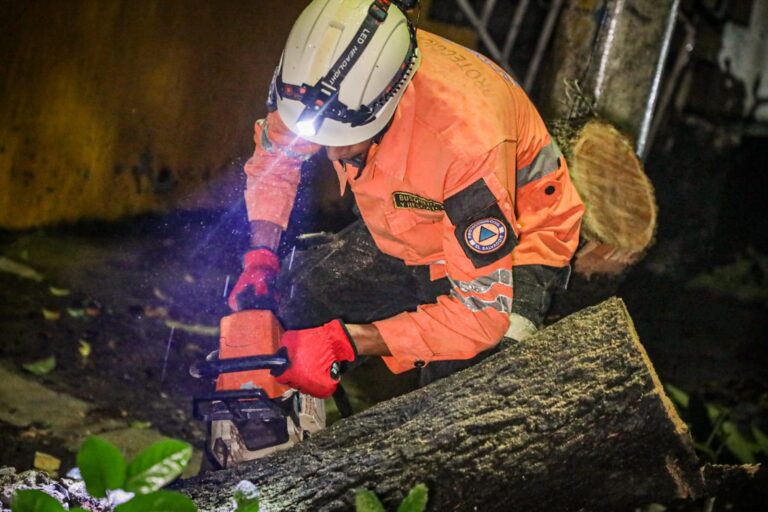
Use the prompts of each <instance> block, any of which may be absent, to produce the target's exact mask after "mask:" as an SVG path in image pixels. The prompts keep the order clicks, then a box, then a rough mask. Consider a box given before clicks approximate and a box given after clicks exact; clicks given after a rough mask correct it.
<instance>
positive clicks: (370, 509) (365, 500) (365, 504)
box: [355, 489, 386, 512]
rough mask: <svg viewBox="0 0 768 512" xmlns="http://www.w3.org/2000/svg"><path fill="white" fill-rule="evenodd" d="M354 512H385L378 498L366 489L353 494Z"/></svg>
mask: <svg viewBox="0 0 768 512" xmlns="http://www.w3.org/2000/svg"><path fill="white" fill-rule="evenodd" d="M355 512H386V511H385V510H384V505H382V504H381V501H379V498H378V497H377V496H376V495H375V494H374V493H372V492H371V491H369V490H368V489H360V490H358V491H357V492H356V493H355Z"/></svg>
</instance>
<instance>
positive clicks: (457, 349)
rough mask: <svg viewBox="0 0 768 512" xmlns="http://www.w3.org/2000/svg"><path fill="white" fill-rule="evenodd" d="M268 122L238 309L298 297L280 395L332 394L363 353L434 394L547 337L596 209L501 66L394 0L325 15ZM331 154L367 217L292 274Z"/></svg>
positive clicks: (325, 3) (279, 87)
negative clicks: (293, 230) (292, 236)
mask: <svg viewBox="0 0 768 512" xmlns="http://www.w3.org/2000/svg"><path fill="white" fill-rule="evenodd" d="M397 3H398V2H395V4H397ZM400 3H402V2H400ZM268 107H269V110H270V112H269V114H268V115H267V117H266V119H262V120H259V121H257V123H256V127H255V138H254V140H255V142H256V150H255V152H254V155H253V157H252V158H251V159H250V160H249V161H248V162H247V164H246V165H245V172H246V174H247V186H246V191H245V198H246V205H247V210H248V218H249V221H250V225H251V246H252V249H251V250H250V251H249V252H248V253H246V254H245V256H244V259H243V267H244V268H243V273H242V275H241V276H240V278H239V280H238V282H237V284H236V285H235V287H234V288H233V290H232V293H231V294H230V297H229V304H230V306H231V307H232V308H233V309H235V310H238V309H240V307H241V305H242V304H239V302H238V297H242V296H243V292H244V291H248V292H255V293H256V294H257V295H260V296H263V297H264V296H270V295H271V296H274V294H275V288H276V285H275V283H276V282H285V281H287V282H290V287H285V289H284V290H283V292H282V293H281V298H280V309H279V312H280V317H281V318H282V319H283V321H284V322H285V323H287V324H288V326H289V327H292V326H297V327H302V328H294V329H292V330H288V331H286V332H285V334H284V335H283V338H282V340H281V344H282V345H283V346H284V347H286V349H287V351H288V355H289V359H290V361H291V365H290V368H289V369H288V370H287V371H285V372H284V373H283V374H282V375H280V376H279V377H278V380H279V381H280V382H282V383H284V384H287V385H290V386H292V387H294V388H296V389H298V390H300V391H303V392H305V393H308V394H311V395H313V396H317V397H327V396H329V395H331V394H332V393H333V392H334V390H335V388H336V385H337V380H336V376H335V375H333V376H332V375H331V372H330V370H331V366H332V365H333V363H334V362H337V361H352V360H354V359H355V358H356V357H358V356H381V357H382V358H383V360H384V362H385V363H386V364H387V366H388V367H389V368H390V370H391V371H393V372H395V373H399V372H403V371H406V370H409V369H412V368H414V367H415V368H421V369H422V377H423V379H422V380H423V382H428V381H430V380H433V379H434V378H437V377H439V376H441V375H443V374H446V373H450V372H451V371H455V369H457V368H458V367H461V366H465V365H466V364H467V362H473V361H476V360H478V359H479V358H482V357H483V356H484V355H486V354H488V353H490V351H491V350H492V349H493V347H495V346H496V345H497V344H498V343H499V341H500V340H501V339H502V337H504V336H505V335H506V336H508V337H511V338H514V339H521V338H522V337H524V335H525V334H526V333H529V332H531V331H532V330H535V328H536V327H538V326H539V325H540V324H541V322H542V321H543V318H544V314H545V312H546V309H547V308H548V305H549V297H550V295H551V293H552V292H553V291H554V290H555V289H556V288H558V287H564V285H565V283H566V282H567V279H568V274H569V261H570V260H571V257H572V256H573V253H574V251H575V249H576V246H577V243H578V239H579V225H580V220H581V216H582V213H583V210H584V207H583V205H582V203H581V200H580V199H579V196H578V194H577V192H576V190H575V189H574V188H573V186H572V184H571V181H570V179H569V176H568V168H567V166H566V162H565V160H564V159H563V157H562V155H561V153H560V151H559V150H558V148H557V145H556V144H555V142H554V141H553V140H552V139H551V137H550V135H549V134H548V133H547V130H546V127H545V125H544V123H543V122H542V120H541V118H540V116H539V114H538V113H537V111H536V109H535V107H534V106H533V105H532V104H531V102H530V100H529V99H528V97H527V96H526V94H525V92H524V91H523V90H522V89H521V88H520V87H519V85H518V84H517V83H516V82H515V81H514V80H513V79H512V78H510V76H509V75H507V74H506V73H505V72H504V71H503V70H502V69H500V68H499V67H498V66H496V65H495V64H493V63H492V62H490V61H489V60H488V59H487V58H485V57H483V56H482V55H480V54H478V53H476V52H473V51H472V50H469V49H467V48H464V47H461V46H459V45H457V44H454V43H452V42H450V41H448V40H446V39H443V38H441V37H438V36H436V35H434V34H431V33H428V32H426V31H423V30H416V29H415V28H414V27H413V26H412V25H411V24H410V23H409V21H408V20H407V18H406V17H405V15H404V14H403V12H402V11H401V10H400V9H399V8H398V7H397V6H396V5H393V4H392V3H391V2H390V0H330V1H329V0H316V1H313V2H312V3H310V5H309V6H308V7H307V8H306V9H305V11H304V12H303V13H302V14H301V15H300V17H299V18H298V20H297V21H296V23H295V25H294V27H293V29H292V31H291V33H290V36H289V38H288V41H287V43H286V46H285V50H284V52H283V56H282V59H281V61H280V63H279V65H278V66H277V69H276V71H275V74H274V78H273V80H272V84H271V88H270V97H269V101H268ZM323 149H324V151H325V153H326V154H327V156H328V158H329V159H330V160H332V161H333V165H334V167H335V169H336V172H337V174H338V179H339V185H340V191H341V193H342V194H343V193H344V191H345V189H346V188H347V187H349V188H350V189H351V191H352V193H353V194H354V196H355V200H356V206H357V209H359V215H360V217H361V219H362V220H361V221H358V222H356V223H354V224H353V225H351V226H349V227H347V228H346V229H345V230H343V231H342V232H341V233H339V234H337V235H335V237H334V239H333V240H331V241H330V242H329V243H327V244H323V245H320V246H317V247H314V248H311V249H309V250H307V251H300V252H299V253H294V254H292V255H291V261H290V262H284V263H283V264H282V265H281V263H280V261H279V259H278V257H277V256H276V255H275V252H276V250H277V247H278V244H279V241H280V236H281V234H282V232H283V231H284V230H285V229H286V228H287V224H288V218H289V215H290V213H291V210H292V208H293V204H294V199H295V196H296V190H297V187H298V184H299V178H300V168H301V165H302V163H303V162H305V161H306V160H307V159H308V158H310V157H311V156H312V155H313V154H315V153H316V152H318V151H320V150H323ZM278 275H279V276H280V277H279V278H278ZM288 290H290V291H288ZM455 361H462V362H463V363H456V362H455Z"/></svg>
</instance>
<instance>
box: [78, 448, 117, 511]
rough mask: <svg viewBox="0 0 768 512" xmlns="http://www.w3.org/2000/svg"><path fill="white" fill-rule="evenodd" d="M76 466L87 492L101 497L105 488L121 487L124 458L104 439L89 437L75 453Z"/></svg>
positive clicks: (95, 496)
mask: <svg viewBox="0 0 768 512" xmlns="http://www.w3.org/2000/svg"><path fill="white" fill-rule="evenodd" d="M77 467H78V468H80V474H81V475H82V476H83V480H85V487H86V489H88V493H89V494H90V495H91V496H93V497H94V498H103V497H105V496H106V495H107V489H122V487H123V482H125V458H123V454H122V453H120V450H118V448H117V447H116V446H115V445H113V444H112V443H110V442H109V441H106V440H104V439H100V438H98V437H89V438H88V439H86V440H85V442H84V443H83V446H81V447H80V451H79V452H78V453H77Z"/></svg>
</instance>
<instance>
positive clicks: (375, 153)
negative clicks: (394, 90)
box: [368, 80, 416, 181]
mask: <svg viewBox="0 0 768 512" xmlns="http://www.w3.org/2000/svg"><path fill="white" fill-rule="evenodd" d="M414 86H415V84H414V82H413V80H412V81H411V83H410V84H408V86H407V87H406V89H405V92H404V93H403V96H402V98H400V103H399V104H398V105H397V109H396V110H395V114H394V116H393V118H392V125H391V126H390V127H389V130H387V133H385V134H384V138H383V139H382V140H381V144H378V147H373V146H372V147H371V150H370V152H369V153H368V164H369V165H370V164H374V165H376V172H377V173H378V172H383V173H384V174H386V175H388V176H391V177H393V178H396V179H398V180H401V181H402V179H403V177H404V176H405V168H406V165H407V163H408V152H409V151H410V146H411V137H412V135H413V121H414V118H415V115H416V91H415V90H414Z"/></svg>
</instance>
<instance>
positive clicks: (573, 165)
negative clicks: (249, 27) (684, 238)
mask: <svg viewBox="0 0 768 512" xmlns="http://www.w3.org/2000/svg"><path fill="white" fill-rule="evenodd" d="M552 132H553V135H554V136H555V138H556V139H557V142H558V144H559V145H560V146H561V148H562V149H563V152H564V154H565V156H566V159H567V161H568V167H569V171H570V176H571V180H572V181H573V184H574V186H575V187H576V189H577V190H578V192H579V194H580V195H581V198H582V200H583V201H584V204H585V206H586V211H585V214H584V219H583V221H582V233H581V238H582V246H581V248H580V249H579V251H578V253H577V254H576V258H575V260H574V268H575V270H576V271H577V272H579V273H581V274H585V275H590V274H592V273H602V274H617V273H620V272H622V271H623V270H624V269H625V268H627V267H628V266H629V265H631V264H633V263H635V262H636V261H637V260H638V259H639V258H640V257H641V256H642V255H643V254H644V252H645V251H646V250H647V248H648V247H649V246H650V245H651V243H652V241H653V236H654V232H655V229H656V214H657V208H656V201H655V198H654V192H653V186H652V185H651V182H650V181H649V180H648V177H647V176H646V175H645V173H644V172H643V169H642V165H641V164H640V161H639V160H638V158H637V156H636V155H635V152H634V150H633V148H632V145H631V143H630V142H629V140H628V139H627V138H626V137H625V136H624V135H622V134H621V133H620V132H619V131H618V130H616V129H615V128H614V127H613V126H612V125H610V124H609V123H606V122H604V121H600V120H596V119H590V120H588V121H586V122H584V121H583V120H581V121H576V122H573V123H570V122H568V121H561V122H560V123H558V124H556V125H555V126H554V127H553V130H552Z"/></svg>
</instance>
